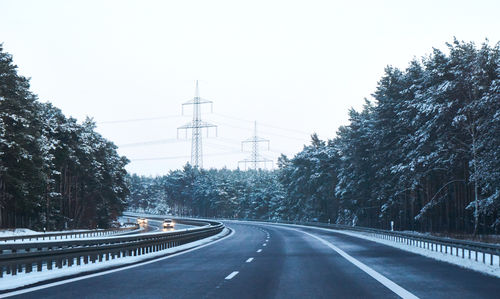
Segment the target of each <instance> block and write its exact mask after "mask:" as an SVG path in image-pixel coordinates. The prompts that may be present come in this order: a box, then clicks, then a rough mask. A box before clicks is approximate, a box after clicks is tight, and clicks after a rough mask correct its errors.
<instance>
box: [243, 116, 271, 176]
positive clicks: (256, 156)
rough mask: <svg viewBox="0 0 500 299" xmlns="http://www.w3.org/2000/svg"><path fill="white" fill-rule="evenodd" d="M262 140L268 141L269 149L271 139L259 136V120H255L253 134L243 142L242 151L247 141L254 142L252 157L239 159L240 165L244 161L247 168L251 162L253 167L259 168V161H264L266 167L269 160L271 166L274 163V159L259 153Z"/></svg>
mask: <svg viewBox="0 0 500 299" xmlns="http://www.w3.org/2000/svg"><path fill="white" fill-rule="evenodd" d="M261 142H265V143H267V150H269V143H270V141H269V140H268V139H263V138H260V137H258V136H257V122H254V134H253V136H252V137H250V138H248V139H246V140H243V141H242V142H241V151H244V150H243V146H244V145H245V143H251V144H252V152H251V154H250V158H247V159H245V160H242V161H238V167H239V166H240V163H244V164H245V169H247V163H250V166H251V167H252V168H253V169H255V170H257V169H258V166H259V163H264V168H265V167H266V164H267V162H271V166H272V165H273V160H270V159H267V158H265V157H263V156H262V155H260V154H259V143H261Z"/></svg>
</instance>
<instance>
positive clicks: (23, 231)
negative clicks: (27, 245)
mask: <svg viewBox="0 0 500 299" xmlns="http://www.w3.org/2000/svg"><path fill="white" fill-rule="evenodd" d="M36 234H43V233H40V232H37V231H34V230H31V229H27V228H16V229H5V230H0V238H2V237H3V238H5V237H12V236H23V235H36Z"/></svg>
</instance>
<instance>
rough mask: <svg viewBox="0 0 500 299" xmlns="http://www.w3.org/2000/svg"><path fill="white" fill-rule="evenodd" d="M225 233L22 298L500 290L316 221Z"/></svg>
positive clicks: (429, 294) (472, 294)
mask: <svg viewBox="0 0 500 299" xmlns="http://www.w3.org/2000/svg"><path fill="white" fill-rule="evenodd" d="M225 224H226V226H227V227H229V228H230V229H232V230H233V233H232V234H231V235H229V236H228V237H225V238H224V239H222V240H220V241H218V242H216V243H214V244H211V245H208V246H205V247H202V248H199V249H197V250H193V251H189V252H186V253H184V254H180V255H176V256H173V257H171V258H167V259H163V260H159V261H157V262H154V263H149V264H146V265H139V266H136V267H133V268H129V269H125V270H122V271H117V272H113V273H108V274H104V275H100V276H96V277H91V278H87V279H82V280H78V281H73V282H68V283H65V284H61V285H57V286H54V287H49V288H43V289H38V290H34V291H31V292H27V293H24V294H20V295H18V296H17V297H19V298H238V299H241V298H398V297H404V298H415V297H419V298H498V294H500V279H498V278H495V277H490V276H486V275H483V274H480V273H477V272H473V271H470V270H466V269H462V268H460V267H457V266H453V265H450V264H447V263H443V262H438V261H435V260H433V259H430V258H426V257H423V256H419V255H416V254H412V253H409V252H405V251H402V250H399V249H395V248H392V247H389V246H385V245H381V244H378V243H374V242H370V241H367V240H363V239H359V238H355V237H351V236H346V235H343V234H339V233H335V232H326V231H321V230H316V229H313V228H298V227H284V226H278V225H269V224H253V223H245V222H231V221H229V222H225Z"/></svg>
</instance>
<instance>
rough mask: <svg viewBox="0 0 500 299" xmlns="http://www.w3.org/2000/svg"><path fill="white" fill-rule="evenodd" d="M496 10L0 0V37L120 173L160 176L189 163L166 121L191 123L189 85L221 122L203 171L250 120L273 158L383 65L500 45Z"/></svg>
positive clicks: (319, 128)
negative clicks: (117, 158)
mask: <svg viewBox="0 0 500 299" xmlns="http://www.w3.org/2000/svg"><path fill="white" fill-rule="evenodd" d="M499 12H500V1H479V0H476V1H438V0H434V1H401V0H400V1H311V0H309V1H290V0H288V1H271V0H267V1H255V0H253V1H235V0H232V1H188V0H182V1H144V0H141V1H139V0H138V1H123V0H119V1H103V0H101V1H88V0H86V1H25V0H0V43H3V45H4V49H5V51H7V52H9V53H11V54H12V55H13V56H14V61H15V63H16V64H17V65H18V66H19V72H20V73H21V74H22V75H25V76H27V77H31V89H32V91H33V92H35V93H36V94H38V95H39V98H40V100H41V101H44V102H45V101H50V102H52V103H53V104H54V105H55V106H57V107H59V108H61V109H62V111H63V112H64V113H65V114H66V115H67V116H73V117H75V118H77V119H78V120H80V121H81V120H83V119H85V117H86V116H90V117H93V118H94V120H95V121H96V122H97V123H98V131H99V132H100V133H101V134H103V136H105V137H106V138H108V139H110V140H111V141H113V142H114V143H115V144H117V145H118V146H119V149H118V151H119V153H120V154H122V155H126V156H127V157H128V158H129V159H130V160H132V162H131V163H130V164H129V165H128V166H127V170H128V171H130V172H134V173H138V174H145V175H158V174H166V173H168V171H169V170H172V169H177V168H180V167H182V166H183V165H184V164H185V163H186V162H187V161H188V160H190V154H191V144H190V134H188V140H180V141H178V140H177V129H176V128H177V127H179V126H182V125H184V124H185V123H187V122H189V121H190V119H191V115H190V114H189V113H190V112H191V110H189V108H188V109H186V111H185V112H186V113H185V116H181V104H182V103H183V102H185V101H187V100H190V99H191V98H192V97H193V96H194V86H195V80H199V82H200V83H199V84H200V94H201V96H202V97H203V98H206V99H210V100H212V101H213V102H214V104H213V112H214V113H210V109H209V108H210V107H209V106H206V107H203V109H204V110H203V112H204V113H203V116H202V119H203V120H205V121H208V122H212V123H216V124H218V125H219V128H218V137H215V132H213V131H211V132H210V134H209V138H208V139H207V138H204V139H203V145H204V146H203V150H204V153H205V156H204V167H205V168H209V167H217V168H220V167H224V166H226V167H228V168H235V167H237V165H238V161H239V160H243V159H244V158H246V157H247V156H248V155H249V153H241V152H239V151H240V150H241V144H240V141H241V140H244V139H247V138H249V137H251V136H252V134H253V121H254V120H256V121H257V123H258V130H259V134H258V135H259V136H260V137H262V138H267V139H269V140H270V141H271V143H270V145H271V151H269V152H268V151H264V149H267V147H262V152H261V153H262V154H263V155H265V156H266V157H268V158H272V159H274V160H275V162H276V158H277V157H278V156H279V154H280V153H285V154H287V155H289V156H293V154H295V153H297V152H298V151H300V150H301V148H302V147H303V145H304V144H307V143H309V140H310V137H309V135H310V134H311V133H313V132H317V133H318V134H319V136H320V138H322V139H327V138H332V137H334V136H335V132H336V131H337V128H338V127H339V126H340V125H344V124H347V121H348V116H347V112H348V110H349V108H350V107H354V108H355V109H360V108H361V106H362V104H363V102H364V98H370V97H371V96H370V95H371V94H372V93H373V92H374V91H375V88H376V84H377V81H378V80H379V79H380V77H381V76H382V75H383V71H384V68H385V66H387V65H393V66H396V67H400V68H405V67H406V66H407V65H408V63H409V62H410V60H411V59H413V58H414V57H422V56H424V55H427V54H429V53H430V52H431V51H432V48H433V47H435V48H439V49H445V48H446V46H445V43H446V42H451V41H452V40H453V36H456V37H457V38H458V39H459V40H465V41H475V42H476V43H478V44H480V43H482V42H483V41H484V39H485V38H488V39H489V40H490V44H494V43H496V42H498V41H499V40H500V17H499ZM137 119H147V120H142V121H132V120H137ZM122 120H128V121H127V122H120V121H122ZM180 136H181V137H185V135H184V134H181V135H180ZM205 136H206V135H204V137H205ZM144 159H151V160H144Z"/></svg>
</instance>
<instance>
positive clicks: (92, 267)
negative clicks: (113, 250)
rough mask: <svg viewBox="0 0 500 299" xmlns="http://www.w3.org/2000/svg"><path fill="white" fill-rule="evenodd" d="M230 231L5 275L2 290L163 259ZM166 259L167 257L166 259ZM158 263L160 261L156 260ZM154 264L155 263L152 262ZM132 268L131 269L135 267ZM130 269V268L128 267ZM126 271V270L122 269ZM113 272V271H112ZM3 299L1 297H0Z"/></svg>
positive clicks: (0, 285) (1, 283)
mask: <svg viewBox="0 0 500 299" xmlns="http://www.w3.org/2000/svg"><path fill="white" fill-rule="evenodd" d="M228 232H229V230H228V229H227V228H225V229H224V230H223V231H222V232H220V233H219V234H217V235H215V236H212V237H208V238H205V239H202V240H198V241H194V242H190V243H188V244H184V245H180V246H177V247H172V248H168V249H165V250H161V251H158V252H153V253H148V254H143V255H140V256H127V257H122V258H117V259H114V260H109V261H102V262H95V263H91V262H89V263H88V264H84V263H83V262H82V264H81V265H80V266H77V265H73V266H71V267H68V266H64V267H63V268H62V269H53V270H47V267H46V265H44V266H43V269H42V271H41V272H36V271H35V272H31V273H21V274H18V275H15V276H13V275H8V274H7V275H4V277H3V278H2V279H0V290H9V289H15V288H19V287H22V286H27V285H30V284H34V283H37V282H41V281H45V280H49V279H55V278H62V277H65V276H70V275H75V274H79V273H82V272H90V271H96V270H105V269H107V268H111V267H116V266H126V265H129V264H132V263H136V262H140V261H142V260H145V259H150V258H154V257H161V256H164V255H167V254H168V255H172V254H175V253H177V252H180V251H185V250H187V249H191V248H194V247H198V246H201V245H205V244H208V243H211V242H212V241H215V240H217V239H220V238H222V237H224V236H225V235H226V234H227V233H228ZM165 258H166V257H165ZM155 261H158V260H155ZM152 262H154V261H152ZM134 266H140V264H139V265H134ZM134 266H130V267H134ZM127 268H128V267H127ZM121 270H125V269H121ZM111 271H113V270H111ZM95 275H100V274H95ZM0 297H1V296H0Z"/></svg>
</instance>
